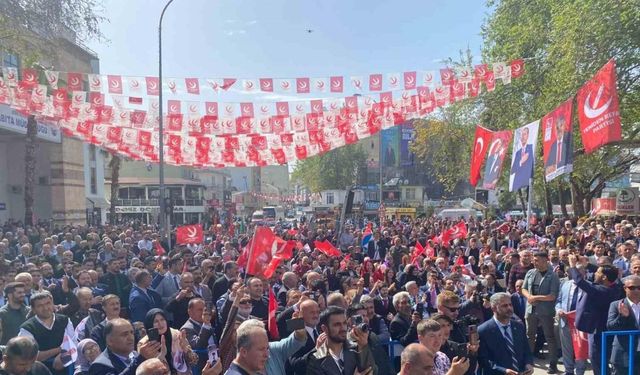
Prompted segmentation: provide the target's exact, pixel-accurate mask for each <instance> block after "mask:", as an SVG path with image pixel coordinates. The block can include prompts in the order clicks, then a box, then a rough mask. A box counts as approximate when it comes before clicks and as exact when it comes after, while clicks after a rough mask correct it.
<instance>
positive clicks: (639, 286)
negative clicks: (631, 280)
mask: <svg viewBox="0 0 640 375" xmlns="http://www.w3.org/2000/svg"><path fill="white" fill-rule="evenodd" d="M625 288H627V289H629V290H640V285H630V286H625Z"/></svg>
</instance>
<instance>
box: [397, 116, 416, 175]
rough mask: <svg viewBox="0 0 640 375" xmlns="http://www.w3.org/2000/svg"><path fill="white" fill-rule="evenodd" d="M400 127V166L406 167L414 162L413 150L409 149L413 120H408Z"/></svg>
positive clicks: (411, 139)
mask: <svg viewBox="0 0 640 375" xmlns="http://www.w3.org/2000/svg"><path fill="white" fill-rule="evenodd" d="M400 129H401V132H402V134H401V138H400V166H402V167H407V166H411V165H413V163H414V156H413V152H411V149H410V145H411V141H413V122H412V121H408V122H407V123H405V124H403V125H401V126H400Z"/></svg>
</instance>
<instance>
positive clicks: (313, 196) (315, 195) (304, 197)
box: [250, 191, 321, 203]
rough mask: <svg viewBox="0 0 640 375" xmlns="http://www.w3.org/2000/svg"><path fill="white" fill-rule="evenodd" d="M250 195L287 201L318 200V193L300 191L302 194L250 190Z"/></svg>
mask: <svg viewBox="0 0 640 375" xmlns="http://www.w3.org/2000/svg"><path fill="white" fill-rule="evenodd" d="M250 194H251V196H252V197H254V198H258V199H264V200H269V201H280V202H289V203H304V202H308V201H320V199H321V196H320V193H312V194H309V193H302V194H284V195H283V194H267V193H261V192H253V191H252V192H250Z"/></svg>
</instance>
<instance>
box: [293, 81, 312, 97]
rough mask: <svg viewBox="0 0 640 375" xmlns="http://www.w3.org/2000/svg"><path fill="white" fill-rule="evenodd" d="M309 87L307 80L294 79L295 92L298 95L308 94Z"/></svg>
mask: <svg viewBox="0 0 640 375" xmlns="http://www.w3.org/2000/svg"><path fill="white" fill-rule="evenodd" d="M310 86H311V84H310V82H309V78H307V77H303V78H296V92H297V93H298V94H308V93H309V90H310Z"/></svg>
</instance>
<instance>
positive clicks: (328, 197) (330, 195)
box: [325, 193, 333, 204]
mask: <svg viewBox="0 0 640 375" xmlns="http://www.w3.org/2000/svg"><path fill="white" fill-rule="evenodd" d="M325 197H326V201H327V204H333V193H325Z"/></svg>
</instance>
